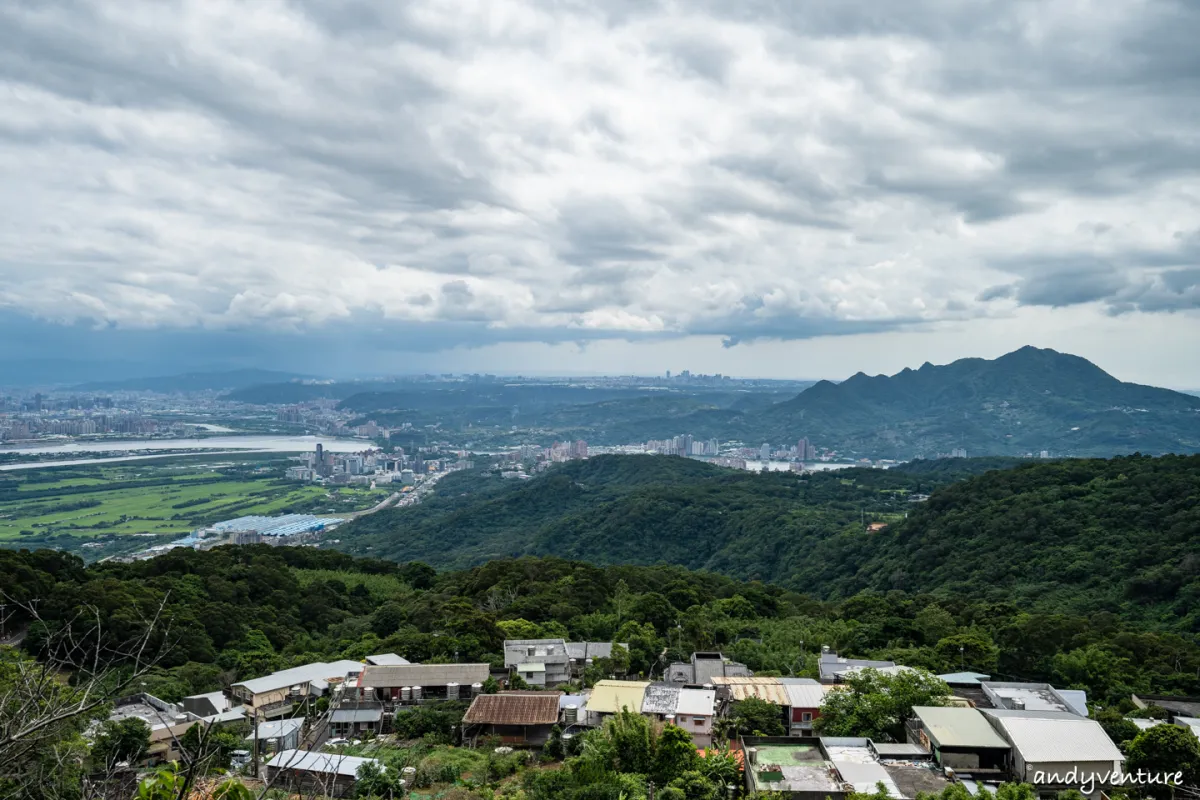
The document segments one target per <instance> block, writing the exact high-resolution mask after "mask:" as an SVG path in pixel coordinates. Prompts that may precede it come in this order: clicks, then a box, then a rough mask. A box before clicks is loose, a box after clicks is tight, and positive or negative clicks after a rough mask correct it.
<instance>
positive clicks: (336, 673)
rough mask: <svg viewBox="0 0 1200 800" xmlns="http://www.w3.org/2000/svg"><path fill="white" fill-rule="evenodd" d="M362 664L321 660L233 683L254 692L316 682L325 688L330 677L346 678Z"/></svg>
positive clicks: (360, 667) (360, 668) (260, 692)
mask: <svg viewBox="0 0 1200 800" xmlns="http://www.w3.org/2000/svg"><path fill="white" fill-rule="evenodd" d="M362 666H363V665H362V663H361V662H358V661H345V660H344V661H333V662H330V663H325V662H323V661H319V662H317V663H315V664H305V665H304V666H301V667H292V668H291V669H285V670H280V671H279V672H272V673H271V674H270V675H264V676H263V677H261V678H251V679H250V680H248V681H241V682H239V683H235V684H233V685H234V686H244V687H245V688H246V690H247V691H249V692H251V693H252V694H262V693H263V692H273V691H275V690H277V689H286V688H288V687H289V686H298V685H301V684H305V683H314V682H315V683H317V684H318V685H319V686H320V687H321V688H324V686H325V685H327V684H325V681H326V680H327V679H328V678H345V677H346V674H347V673H349V672H361V671H362Z"/></svg>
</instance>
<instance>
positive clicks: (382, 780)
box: [354, 761, 402, 800]
mask: <svg viewBox="0 0 1200 800" xmlns="http://www.w3.org/2000/svg"><path fill="white" fill-rule="evenodd" d="M401 794H402V788H401V786H400V776H399V774H398V773H397V772H396V770H390V769H386V768H385V767H382V766H380V765H379V764H377V763H375V762H374V761H366V762H364V763H363V764H362V766H360V767H359V768H358V772H357V773H356V775H355V782H354V796H355V797H356V798H385V799H386V800H390V798H393V797H399V796H400V795H401Z"/></svg>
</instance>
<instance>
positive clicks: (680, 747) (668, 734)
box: [652, 725, 700, 785]
mask: <svg viewBox="0 0 1200 800" xmlns="http://www.w3.org/2000/svg"><path fill="white" fill-rule="evenodd" d="M699 761H700V756H698V755H697V754H696V745H695V744H694V743H693V742H692V736H691V734H689V733H688V732H687V731H685V730H684V729H683V728H680V727H679V726H678V725H668V726H666V727H665V728H663V730H662V733H660V734H659V735H658V741H657V742H655V745H654V769H653V772H652V774H653V775H654V779H655V781H657V782H658V783H659V784H660V785H662V784H666V783H670V782H671V781H673V780H675V779H676V778H678V777H679V776H680V775H683V774H684V773H685V772H696V770H697V769H698V768H699V766H700V764H699ZM697 774H699V773H698V772H697Z"/></svg>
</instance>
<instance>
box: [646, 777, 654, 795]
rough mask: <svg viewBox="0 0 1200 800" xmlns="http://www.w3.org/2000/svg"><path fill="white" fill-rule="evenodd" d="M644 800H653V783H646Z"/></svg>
mask: <svg viewBox="0 0 1200 800" xmlns="http://www.w3.org/2000/svg"><path fill="white" fill-rule="evenodd" d="M646 789H647V793H646V800H654V781H646Z"/></svg>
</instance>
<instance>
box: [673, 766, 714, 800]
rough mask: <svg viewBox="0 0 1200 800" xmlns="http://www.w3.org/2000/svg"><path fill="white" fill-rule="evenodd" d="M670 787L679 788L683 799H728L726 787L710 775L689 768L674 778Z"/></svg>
mask: <svg viewBox="0 0 1200 800" xmlns="http://www.w3.org/2000/svg"><path fill="white" fill-rule="evenodd" d="M668 787H669V788H671V789H678V790H679V791H680V792H681V793H682V797H683V800H727V798H726V795H725V789H724V787H723V786H722V785H719V784H717V783H715V782H714V781H713V780H711V779H710V778H709V777H708V776H706V775H703V774H701V773H700V772H697V771H696V770H689V771H687V772H684V773H683V774H681V775H680V776H679V777H677V778H675V779H673V780H672V781H671V782H670V783H669V784H668Z"/></svg>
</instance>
